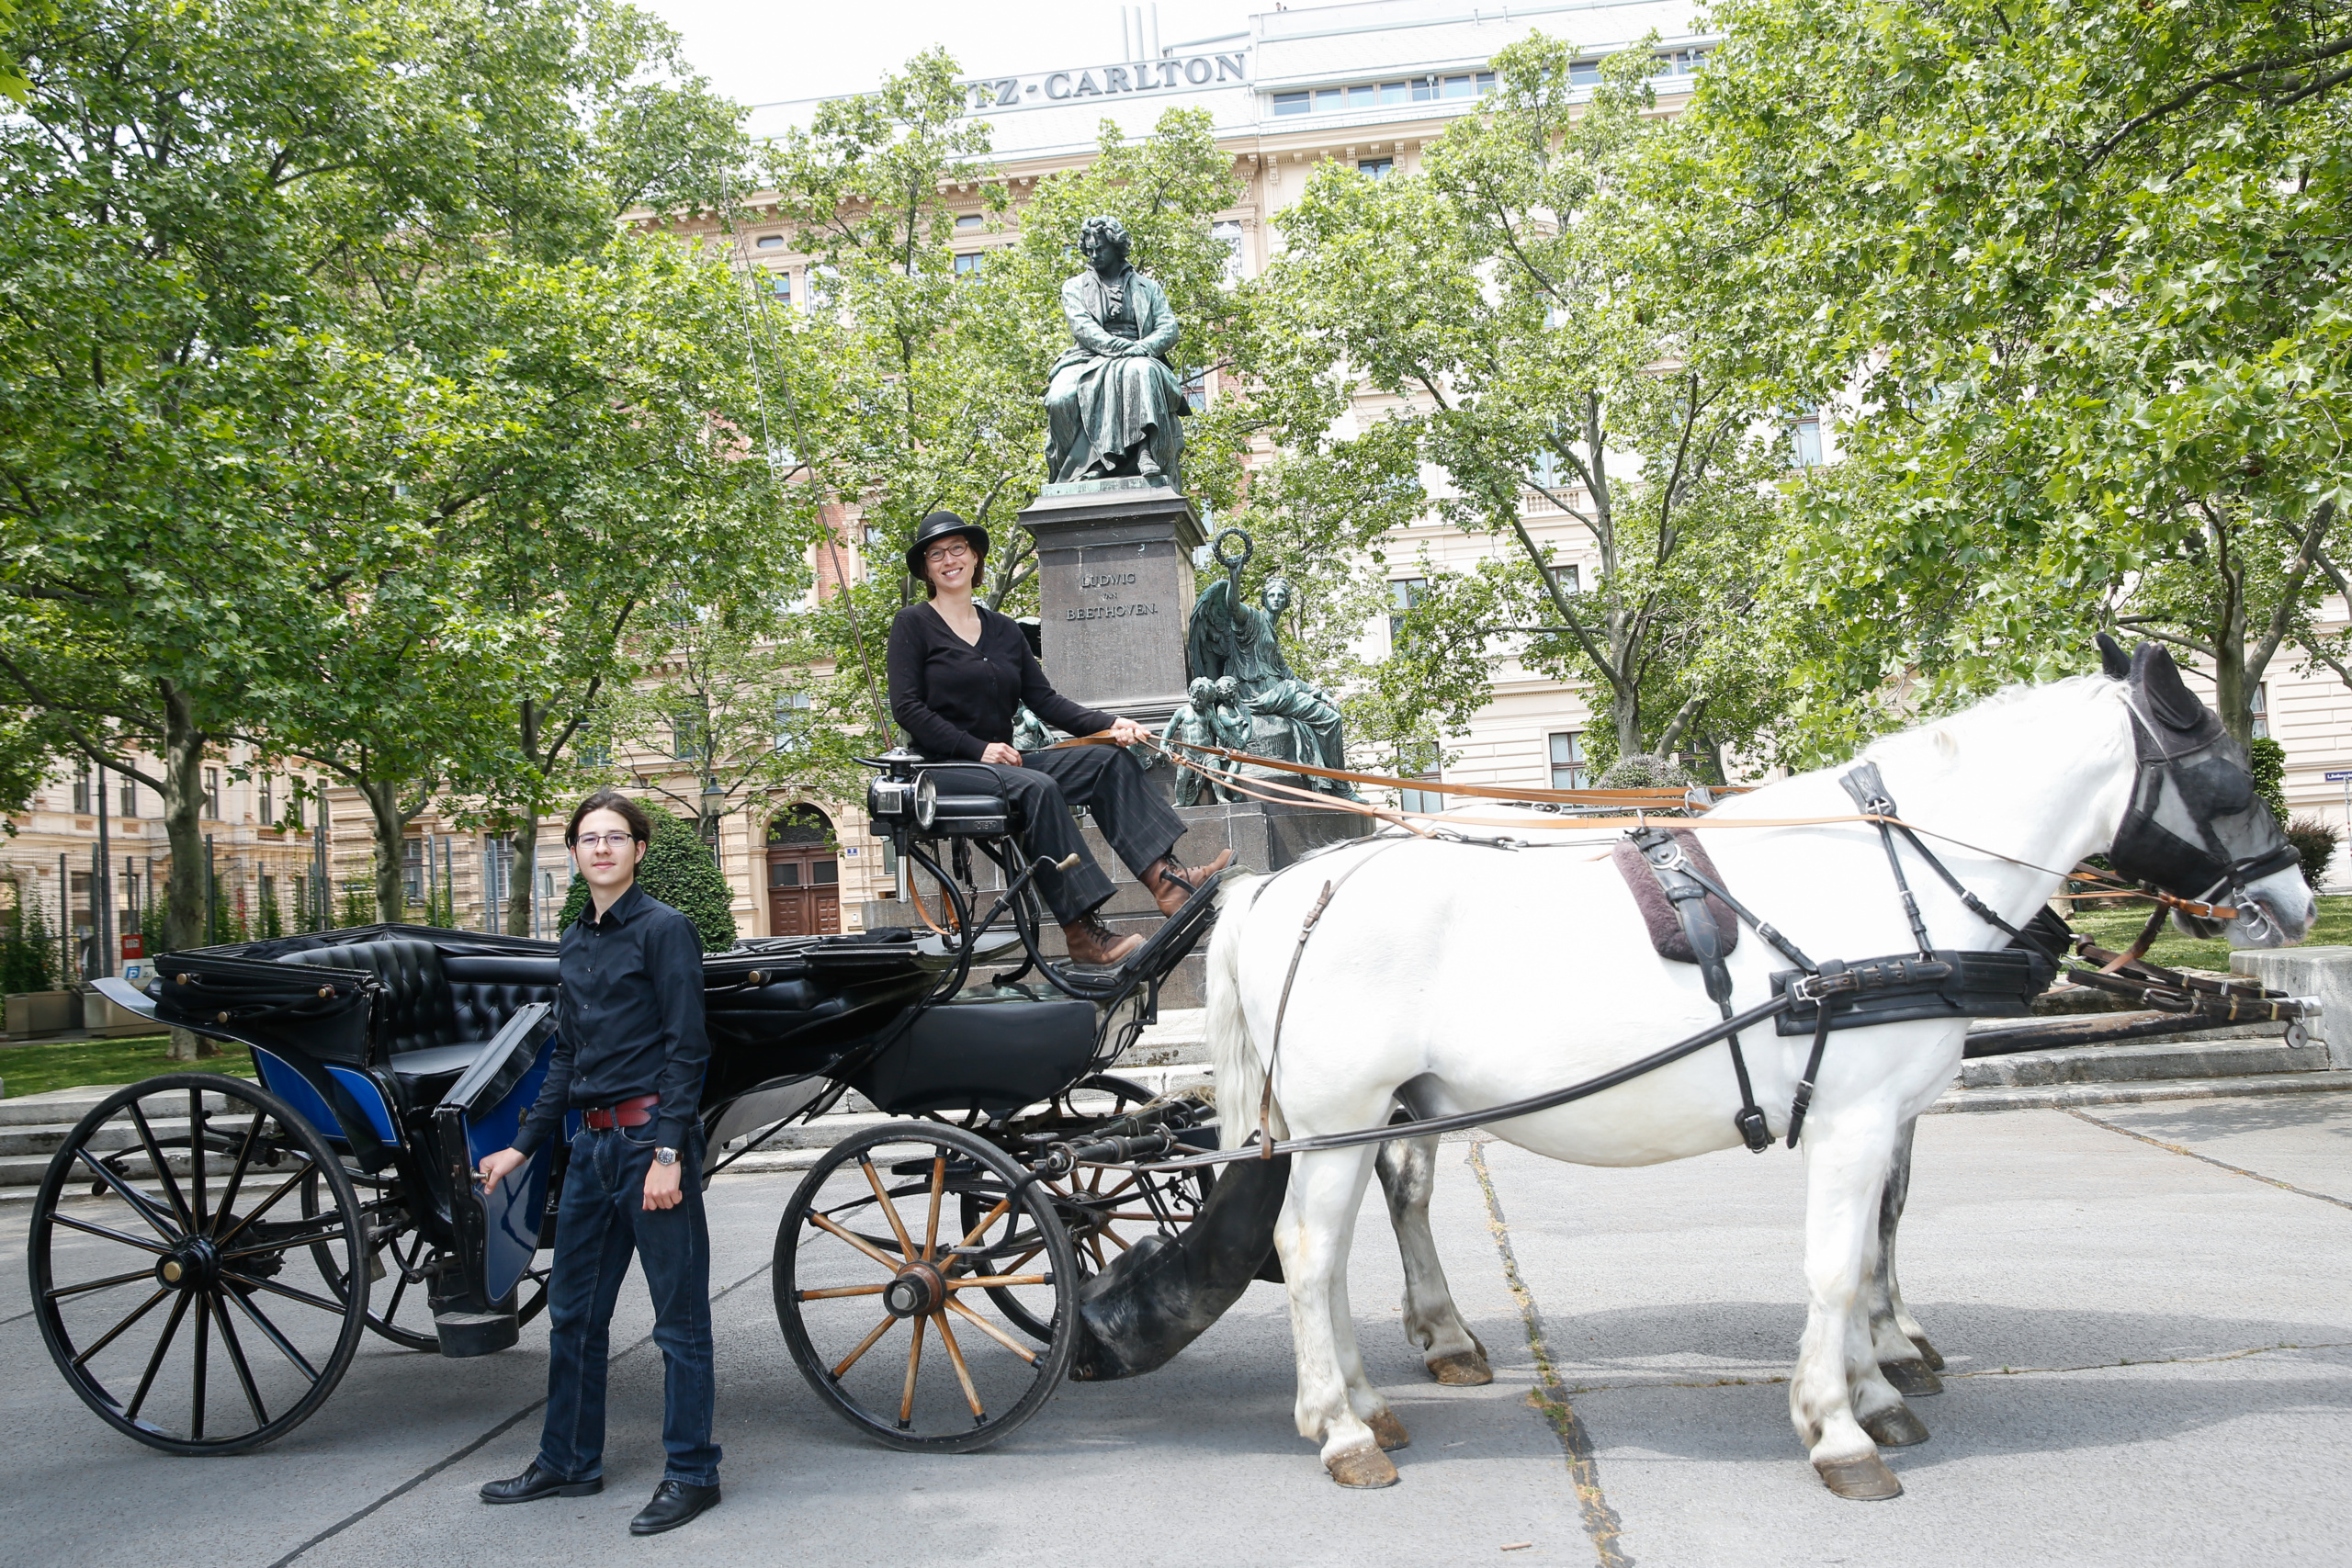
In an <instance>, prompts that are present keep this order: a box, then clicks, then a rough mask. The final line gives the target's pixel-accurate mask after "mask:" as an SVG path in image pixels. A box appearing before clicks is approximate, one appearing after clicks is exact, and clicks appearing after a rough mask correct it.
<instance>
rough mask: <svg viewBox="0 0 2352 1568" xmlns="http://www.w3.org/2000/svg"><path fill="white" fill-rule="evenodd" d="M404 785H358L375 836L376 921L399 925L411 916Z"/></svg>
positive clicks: (371, 782) (374, 781) (375, 781)
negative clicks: (404, 873) (404, 854)
mask: <svg viewBox="0 0 2352 1568" xmlns="http://www.w3.org/2000/svg"><path fill="white" fill-rule="evenodd" d="M400 789H401V786H400V785H399V784H396V783H392V782H390V781H386V780H378V779H370V780H368V782H367V783H366V784H361V785H360V786H359V797H360V798H361V799H362V800H365V801H366V802H367V803H368V817H369V818H370V819H371V822H372V825H373V827H374V829H375V833H376V918H377V919H379V920H382V921H383V922H385V923H386V924H387V925H397V924H399V923H400V921H401V919H404V918H405V917H406V916H407V914H408V897H407V895H406V893H405V892H404V891H403V890H402V888H401V850H402V849H403V848H404V847H405V840H406V838H407V834H406V833H405V832H404V831H403V829H406V828H407V826H408V819H407V818H404V817H402V816H401V803H400Z"/></svg>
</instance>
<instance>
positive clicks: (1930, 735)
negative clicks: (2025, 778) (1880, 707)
mask: <svg viewBox="0 0 2352 1568" xmlns="http://www.w3.org/2000/svg"><path fill="white" fill-rule="evenodd" d="M2122 697H2123V687H2122V685H2121V684H2120V682H2115V681H2111V680H2109V679H2108V678H2107V677H2106V676H2105V675H2069V676H2067V677H2066V678H2065V679H2064V680H2059V681H2047V682H2040V683H2029V682H2019V683H2018V684H2016V685H2011V686H2004V687H2002V688H2001V689H2000V690H1999V691H1997V692H1995V693H1994V694H1992V695H1991V696H1988V697H1986V698H1985V699H1984V700H1983V701H1981V702H1978V703H1974V704H1973V705H1970V706H1968V707H1964V708H1962V709H1960V710H1958V711H1957V712H1954V713H1949V714H1945V715H1943V716H1940V717H1937V718H1930V719H1926V720H1923V721H1922V722H1920V723H1918V724H1916V725H1914V726H1912V727H1911V728H1908V729H1905V730H1901V731H1898V732H1897V733H1895V734H1893V735H1889V736H1884V737H1882V738H1881V739H1877V740H1874V741H1872V742H1871V743H1870V744H1869V745H1868V746H1865V747H1864V748H1862V750H1861V752H1860V757H1862V758H1867V759H1869V760H1870V761H1875V762H1887V763H1895V764H1904V763H1908V764H1911V765H1914V766H1917V765H1923V764H1924V765H1927V766H1931V767H1949V766H1950V765H1951V763H1953V762H1955V761H1958V760H1959V758H1960V757H1961V756H1962V754H1963V753H1965V752H1968V751H1971V750H1976V749H1977V748H1978V747H1979V746H1981V744H1982V743H1983V742H1984V740H1985V739H1986V737H1987V732H1988V731H1990V730H1992V729H1993V728H1995V727H1996V726H1998V727H2000V728H2003V729H2005V730H2006V731H2007V734H2005V735H2004V736H2003V737H2002V739H2003V742H2004V743H2005V744H2014V743H2015V722H2014V721H2015V720H2016V719H2017V718H2018V717H2019V716H2020V714H2019V711H2018V710H2020V709H2026V708H2040V707H2048V708H2052V709H2064V708H2069V707H2072V708H2076V709H2079V708H2082V707H2086V706H2090V705H2094V704H2097V703H2099V702H2101V701H2104V700H2112V701H2114V702H2116V703H2117V704H2119V705H2120V703H2121V701H2122ZM2123 739H2124V732H2123V731H2121V730H2120V729H2119V730H2118V731H2117V740H2118V743H2119V744H2121V743H2122V742H2123Z"/></svg>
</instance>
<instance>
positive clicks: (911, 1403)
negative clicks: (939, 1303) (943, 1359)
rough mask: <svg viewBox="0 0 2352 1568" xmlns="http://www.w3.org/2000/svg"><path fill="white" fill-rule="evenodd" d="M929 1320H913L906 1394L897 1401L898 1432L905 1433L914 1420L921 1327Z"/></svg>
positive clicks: (920, 1355)
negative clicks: (913, 1331)
mask: <svg viewBox="0 0 2352 1568" xmlns="http://www.w3.org/2000/svg"><path fill="white" fill-rule="evenodd" d="M930 1321H931V1319H929V1318H927V1317H919V1318H917V1319H915V1342H914V1346H913V1348H911V1349H910V1350H909V1351H908V1352H907V1392H906V1393H904V1394H902V1395H900V1396H899V1430H900V1431H901V1432H903V1431H905V1430H906V1429H907V1428H908V1427H911V1426H913V1425H914V1419H915V1371H916V1369H917V1368H919V1367H921V1366H922V1325H924V1324H926V1323H929V1322H930Z"/></svg>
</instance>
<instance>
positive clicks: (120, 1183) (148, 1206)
mask: <svg viewBox="0 0 2352 1568" xmlns="http://www.w3.org/2000/svg"><path fill="white" fill-rule="evenodd" d="M74 1156H75V1157H76V1158H78V1159H79V1160H81V1162H82V1163H83V1164H84V1165H86V1166H88V1167H89V1168H91V1169H92V1170H93V1171H96V1173H97V1178H98V1179H99V1180H100V1181H103V1182H105V1183H106V1184H107V1186H108V1187H111V1188H113V1189H114V1192H115V1196H116V1197H118V1198H119V1199H121V1200H122V1201H124V1202H126V1203H128V1204H130V1206H131V1208H132V1209H133V1210H135V1211H136V1212H137V1213H138V1215H139V1217H140V1218H141V1219H142V1220H145V1221H146V1222H147V1224H148V1226H149V1227H150V1228H151V1229H153V1231H154V1233H155V1234H156V1235H159V1236H162V1237H163V1238H164V1240H165V1241H177V1240H179V1237H178V1236H177V1235H175V1234H174V1233H173V1232H172V1231H171V1230H169V1229H168V1228H166V1226H165V1224H164V1221H165V1219H167V1218H168V1217H169V1216H167V1215H164V1214H162V1213H160V1212H159V1211H158V1210H157V1209H156V1207H155V1201H154V1200H153V1198H150V1197H148V1196H147V1195H146V1194H145V1193H143V1192H141V1191H140V1190H138V1189H136V1188H134V1187H132V1186H131V1185H130V1183H129V1182H127V1181H125V1180H124V1179H122V1178H121V1177H119V1176H117V1175H116V1174H115V1173H114V1172H113V1171H111V1170H108V1169H107V1165H106V1162H105V1161H104V1160H101V1159H93V1158H92V1157H91V1156H90V1151H89V1150H88V1149H86V1148H76V1149H75V1150H74ZM57 1223H58V1224H61V1225H64V1224H79V1222H78V1221H74V1220H69V1219H67V1218H66V1217H65V1216H64V1215H63V1214H60V1215H58V1216H57ZM82 1228H83V1229H85V1230H90V1231H92V1234H94V1235H115V1233H114V1232H112V1231H98V1230H94V1229H93V1227H91V1226H88V1225H84V1226H83V1227H82ZM115 1239H116V1240H118V1241H130V1237H129V1236H122V1235H118V1236H115ZM130 1245H131V1246H133V1247H140V1246H143V1245H145V1244H144V1243H141V1242H130ZM163 1250H164V1249H163V1248H162V1247H155V1248H153V1251H156V1252H161V1251H163Z"/></svg>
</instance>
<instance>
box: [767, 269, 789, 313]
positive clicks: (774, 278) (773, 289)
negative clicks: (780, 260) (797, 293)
mask: <svg viewBox="0 0 2352 1568" xmlns="http://www.w3.org/2000/svg"><path fill="white" fill-rule="evenodd" d="M768 298H770V299H774V300H775V302H776V303H777V304H779V305H789V304H791V303H792V274H790V273H788V272H779V273H775V274H772V275H771V276H769V278H768Z"/></svg>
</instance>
